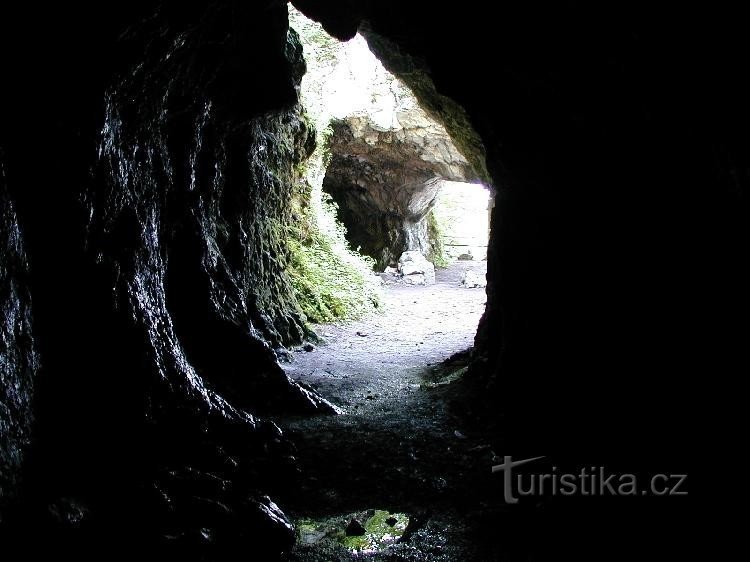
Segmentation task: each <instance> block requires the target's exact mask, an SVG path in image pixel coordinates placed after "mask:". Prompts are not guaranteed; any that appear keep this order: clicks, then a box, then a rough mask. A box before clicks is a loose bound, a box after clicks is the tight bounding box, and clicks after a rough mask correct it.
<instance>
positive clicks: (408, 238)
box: [323, 36, 477, 270]
mask: <svg viewBox="0 0 750 562" xmlns="http://www.w3.org/2000/svg"><path fill="white" fill-rule="evenodd" d="M351 43H352V45H351V52H349V51H347V50H345V51H343V52H342V54H341V55H340V60H339V61H338V65H339V66H340V67H341V68H340V69H336V70H335V71H334V72H333V73H332V78H331V80H338V81H339V82H340V83H341V84H342V86H340V87H339V88H338V89H332V91H331V92H330V95H331V96H332V97H333V99H334V100H335V101H338V102H339V103H338V106H335V107H333V108H332V109H331V110H330V111H331V113H332V115H333V117H334V119H333V121H332V123H331V129H332V133H331V136H330V147H329V150H330V154H331V160H330V164H329V166H328V168H327V170H326V175H325V179H324V182H323V189H324V190H325V191H327V192H328V193H330V194H331V195H332V197H333V199H334V201H335V202H336V203H337V204H338V206H339V217H340V218H341V220H342V222H343V223H344V225H345V226H346V227H347V231H348V239H349V241H350V243H351V244H352V246H353V247H355V248H359V249H360V251H361V252H363V253H364V254H366V255H369V256H371V257H373V258H374V259H375V260H376V262H377V266H378V268H379V269H381V270H382V269H383V268H384V267H386V266H388V265H395V263H396V261H397V260H398V257H399V256H400V255H401V253H402V252H403V251H405V250H416V251H421V252H422V253H423V254H425V255H430V254H431V253H432V241H431V239H430V235H429V231H428V225H427V221H426V220H425V219H426V217H427V215H428V213H429V212H430V210H431V209H432V207H433V205H434V201H435V197H436V196H437V194H438V190H439V180H441V179H448V180H455V181H465V180H472V179H475V178H476V177H477V172H476V171H475V169H474V167H473V166H472V165H471V164H470V163H469V162H468V161H467V160H466V158H465V157H464V156H463V155H462V154H461V153H460V152H459V150H458V149H457V148H456V146H455V145H454V143H453V141H452V139H451V138H450V136H449V135H448V133H447V132H446V130H445V128H444V127H443V125H441V124H440V123H438V122H437V121H436V120H435V119H433V118H431V117H430V116H429V115H428V114H427V113H425V111H424V110H422V109H421V108H420V106H419V103H418V102H417V100H416V98H415V97H414V95H413V94H412V93H411V91H410V90H409V89H408V88H406V87H405V86H404V85H403V84H402V83H401V82H400V81H399V80H397V79H396V78H394V77H393V75H391V74H390V73H389V72H388V71H386V70H385V69H384V68H383V67H382V65H381V64H380V63H379V62H378V61H376V60H375V58H374V56H373V55H372V54H371V53H370V52H369V51H368V50H367V49H366V47H365V45H364V40H363V39H362V37H360V36H357V37H356V38H355V39H353V40H352V42H351ZM366 62H367V63H369V66H368V68H367V69H365V70H364V71H363V70H362V68H360V67H361V66H362V65H364V64H365V63H366ZM363 83H364V84H363ZM346 96H351V98H353V100H352V99H350V98H348V97H346Z"/></svg>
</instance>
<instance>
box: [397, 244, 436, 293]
mask: <svg viewBox="0 0 750 562" xmlns="http://www.w3.org/2000/svg"><path fill="white" fill-rule="evenodd" d="M398 269H399V271H400V272H401V275H402V276H403V279H404V283H407V284H409V285H433V284H434V283H435V266H434V265H433V264H432V262H430V261H429V260H427V258H425V257H424V256H423V255H422V253H421V252H419V251H417V250H410V251H406V252H404V253H403V254H401V257H400V258H399V260H398Z"/></svg>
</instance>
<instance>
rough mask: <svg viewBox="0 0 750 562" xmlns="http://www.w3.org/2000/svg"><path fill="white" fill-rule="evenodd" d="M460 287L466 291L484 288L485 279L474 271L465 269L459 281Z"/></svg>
mask: <svg viewBox="0 0 750 562" xmlns="http://www.w3.org/2000/svg"><path fill="white" fill-rule="evenodd" d="M461 286H462V287H466V288H467V289H474V288H478V287H479V288H481V287H486V286H487V279H486V276H485V275H480V274H478V273H477V272H475V271H471V270H470V269H467V270H466V272H465V273H464V275H463V277H462V279H461Z"/></svg>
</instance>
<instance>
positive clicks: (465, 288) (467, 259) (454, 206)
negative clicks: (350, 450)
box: [290, 7, 492, 410]
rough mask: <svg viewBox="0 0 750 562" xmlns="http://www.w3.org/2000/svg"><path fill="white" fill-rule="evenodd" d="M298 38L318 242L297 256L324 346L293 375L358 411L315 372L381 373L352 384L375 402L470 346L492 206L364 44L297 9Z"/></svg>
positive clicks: (307, 209)
mask: <svg viewBox="0 0 750 562" xmlns="http://www.w3.org/2000/svg"><path fill="white" fill-rule="evenodd" d="M290 27H291V28H292V29H293V30H294V31H295V32H296V33H297V34H298V36H299V39H300V42H301V44H302V47H303V52H304V57H305V61H306V64H307V71H306V74H305V76H304V78H303V80H302V84H301V92H300V98H301V102H302V105H303V106H304V108H305V111H306V113H307V117H308V119H309V121H310V124H311V125H312V126H313V127H314V129H315V131H316V141H317V143H316V144H317V146H316V149H315V151H314V152H313V153H312V156H311V157H310V158H309V159H308V160H307V162H306V163H305V165H304V169H303V170H302V171H301V176H302V177H301V178H300V181H301V188H300V190H299V191H300V192H301V193H302V194H303V197H302V198H301V201H300V203H299V204H298V205H297V207H298V208H299V212H300V215H304V216H305V217H308V219H309V217H311V216H312V218H313V220H312V221H311V222H312V223H313V226H314V228H315V229H316V230H317V234H316V236H314V237H309V238H308V240H306V241H303V242H302V244H300V245H299V247H297V248H296V250H297V253H298V254H300V255H299V256H298V257H297V259H294V260H292V263H293V268H292V269H293V271H292V276H293V278H294V279H296V282H295V288H296V289H297V296H298V299H299V300H300V302H301V305H302V308H303V310H304V312H305V313H306V315H307V316H308V319H310V320H311V321H312V322H313V323H314V324H315V325H316V326H317V327H316V331H317V332H319V335H320V336H322V338H323V340H325V342H326V345H325V346H321V347H317V348H316V346H315V345H307V346H305V348H306V349H307V350H313V349H314V350H315V351H316V353H314V354H313V353H309V354H304V353H302V354H301V355H300V356H299V357H298V360H297V361H296V362H294V363H293V366H292V367H290V370H291V371H292V373H293V375H295V376H296V375H299V374H300V372H304V373H307V375H306V377H307V379H308V380H307V381H305V382H308V383H312V384H315V385H317V386H318V389H319V390H320V391H321V392H323V393H324V394H325V395H327V396H329V397H331V398H332V399H333V400H334V401H336V399H337V398H338V401H339V403H340V406H342V408H343V409H345V410H346V409H358V408H359V407H361V405H359V406H357V404H356V401H357V400H358V399H357V398H355V397H354V396H349V398H344V397H342V396H340V394H341V392H342V388H341V385H340V384H339V383H338V382H334V379H335V377H333V378H331V377H329V376H323V379H325V380H315V375H314V374H313V375H310V373H321V372H323V373H326V372H328V373H329V374H330V372H336V368H337V367H341V368H342V369H344V370H347V369H348V370H350V371H351V370H352V367H353V366H354V368H355V370H358V371H360V373H362V372H372V373H373V378H372V379H371V380H370V384H368V383H367V382H366V379H367V377H364V376H360V377H359V382H360V383H361V384H353V385H349V386H351V388H352V391H355V390H356V389H357V388H359V387H361V389H362V391H363V392H364V394H363V396H364V399H365V400H368V401H370V402H372V401H375V400H377V398H378V397H379V396H382V395H384V394H388V393H389V392H390V391H389V390H388V388H391V387H392V386H393V385H392V384H391V383H393V384H396V383H395V382H394V381H396V380H397V379H398V376H397V375H396V373H400V372H404V371H405V370H407V371H408V370H410V369H411V370H414V369H416V370H420V369H421V370H422V371H424V370H425V369H426V368H429V367H431V366H435V365H437V364H439V363H441V362H442V361H443V360H445V359H447V358H448V357H450V356H452V355H454V354H456V353H457V352H460V351H463V350H465V349H467V348H470V347H471V346H472V344H473V339H474V335H475V333H476V330H477V325H478V323H479V320H480V317H481V315H482V313H483V311H484V305H485V302H486V294H485V291H484V289H483V288H484V287H485V285H486V280H485V279H486V257H487V243H488V237H489V211H488V210H489V209H490V207H491V205H492V198H491V196H490V190H489V189H488V188H487V187H486V186H484V185H482V184H481V183H480V177H479V176H480V174H479V173H477V171H476V170H475V166H474V165H472V164H471V163H470V162H469V161H468V160H467V158H466V157H465V156H464V155H463V154H462V152H461V151H460V150H459V149H458V148H457V146H456V145H455V144H454V142H453V139H452V137H451V135H449V134H448V132H447V131H446V129H445V127H444V126H443V125H442V124H441V123H440V122H438V120H437V119H436V118H435V117H433V116H432V115H431V114H430V113H429V112H428V111H426V110H425V109H424V108H423V107H421V105H420V103H419V101H418V99H417V98H416V96H415V95H414V93H413V92H412V91H411V90H410V89H409V88H408V87H407V86H406V85H405V84H404V83H403V82H401V81H400V80H399V79H397V78H396V77H395V76H394V75H393V74H391V73H390V72H389V71H388V70H387V69H386V68H385V67H384V66H383V64H382V63H381V62H380V61H379V60H378V58H377V57H376V56H375V55H374V54H373V52H372V51H371V50H370V47H369V46H368V43H367V41H366V40H365V38H364V37H363V36H361V35H360V34H357V35H356V36H355V37H354V38H352V39H351V40H349V41H346V42H341V41H339V40H337V39H335V38H332V37H331V36H329V35H328V34H327V33H326V32H325V31H324V30H323V28H322V27H321V26H320V25H319V24H317V23H316V22H313V21H312V20H309V19H307V18H306V17H305V16H304V15H302V14H301V13H300V12H298V11H296V10H295V9H294V8H292V7H290ZM308 230H309V229H308ZM329 284H330V285H331V288H330V290H329ZM376 309H377V310H376ZM373 313H374V314H373ZM338 320H349V322H345V323H341V322H337V321H338ZM342 362H343V363H347V364H348V365H343V364H341V363H342ZM373 366H375V368H374V369H373ZM383 366H387V367H388V369H387V373H386V372H384V371H383V368H382V367H383ZM380 375H382V377H381V376H380ZM407 378H408V377H407ZM389 381H390V382H389ZM402 382H403V381H402ZM383 385H385V386H383ZM326 386H328V387H329V388H324V387H326ZM334 387H335V388H334ZM386 387H388V388H386ZM396 387H398V388H401V390H403V386H398V384H396ZM393 388H395V387H393ZM393 388H391V390H393ZM327 391H328V392H327ZM337 394H338V395H339V396H337ZM392 397H393V398H395V397H396V395H395V394H394V395H393V396H392ZM355 406H357V408H355Z"/></svg>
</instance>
